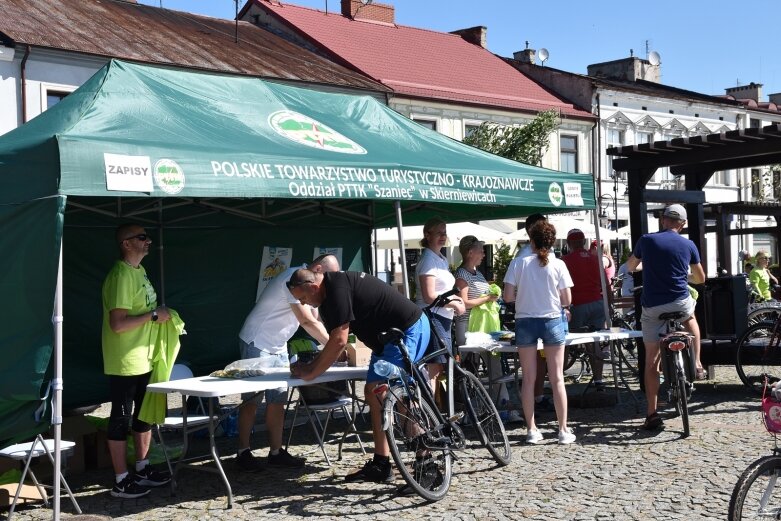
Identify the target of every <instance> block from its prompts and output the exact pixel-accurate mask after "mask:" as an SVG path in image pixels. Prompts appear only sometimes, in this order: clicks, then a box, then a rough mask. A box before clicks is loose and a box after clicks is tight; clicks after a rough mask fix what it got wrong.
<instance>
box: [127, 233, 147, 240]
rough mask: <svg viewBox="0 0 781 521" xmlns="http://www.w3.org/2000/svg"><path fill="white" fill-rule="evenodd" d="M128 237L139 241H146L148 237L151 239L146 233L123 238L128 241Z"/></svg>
mask: <svg viewBox="0 0 781 521" xmlns="http://www.w3.org/2000/svg"><path fill="white" fill-rule="evenodd" d="M130 239H138V240H139V241H141V242H146V241H147V240H148V239H149V240H151V237H149V235H147V234H146V233H139V234H138V235H132V236H130V237H128V238H127V239H125V240H126V241H129V240H130Z"/></svg>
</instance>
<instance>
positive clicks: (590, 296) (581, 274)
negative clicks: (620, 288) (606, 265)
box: [561, 248, 602, 306]
mask: <svg viewBox="0 0 781 521" xmlns="http://www.w3.org/2000/svg"><path fill="white" fill-rule="evenodd" d="M561 260H563V261H564V264H566V265H567V269H568V270H569V274H570V276H571V277H572V282H573V283H574V286H572V289H571V291H572V305H574V306H578V305H580V304H588V303H590V302H594V301H597V300H602V283H601V282H600V280H599V269H600V268H601V267H602V265H601V262H600V261H601V259H600V258H598V257H596V256H594V255H592V254H591V253H590V252H589V251H588V250H586V249H583V248H579V249H577V250H574V251H572V252H570V253H568V254H567V255H565V256H564V257H562V259H561Z"/></svg>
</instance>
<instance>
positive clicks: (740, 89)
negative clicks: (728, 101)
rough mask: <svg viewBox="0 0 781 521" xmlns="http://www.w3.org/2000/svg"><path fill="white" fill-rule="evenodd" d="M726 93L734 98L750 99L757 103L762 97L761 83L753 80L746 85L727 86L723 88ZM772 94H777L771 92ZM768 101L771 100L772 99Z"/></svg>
mask: <svg viewBox="0 0 781 521" xmlns="http://www.w3.org/2000/svg"><path fill="white" fill-rule="evenodd" d="M725 90H726V91H727V94H728V95H730V96H735V99H752V100H754V101H756V102H757V103H759V101H760V98H761V97H762V84H761V83H754V82H753V81H752V82H751V83H749V84H748V85H738V86H737V87H729V88H727V89H725ZM772 96H778V94H772ZM770 101H773V100H772V99H771V100H770Z"/></svg>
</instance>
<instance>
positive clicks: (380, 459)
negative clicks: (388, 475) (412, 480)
mask: <svg viewBox="0 0 781 521" xmlns="http://www.w3.org/2000/svg"><path fill="white" fill-rule="evenodd" d="M374 463H376V464H377V465H383V466H384V465H390V456H380V455H379V454H375V455H374Z"/></svg>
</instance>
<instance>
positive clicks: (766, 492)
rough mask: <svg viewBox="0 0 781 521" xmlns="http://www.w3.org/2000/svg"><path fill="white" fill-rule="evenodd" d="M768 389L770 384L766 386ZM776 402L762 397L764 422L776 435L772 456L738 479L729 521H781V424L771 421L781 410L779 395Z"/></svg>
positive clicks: (746, 471)
mask: <svg viewBox="0 0 781 521" xmlns="http://www.w3.org/2000/svg"><path fill="white" fill-rule="evenodd" d="M763 389H764V390H766V389H767V382H765V384H764V385H763ZM772 395H773V398H765V397H763V399H762V402H763V410H764V411H765V413H764V414H763V416H762V417H763V419H764V423H765V427H766V428H767V430H768V432H769V433H770V434H772V435H773V442H774V447H773V451H772V455H770V456H763V457H761V458H759V459H758V460H756V461H755V462H753V463H751V464H750V465H749V466H748V467H747V468H746V470H744V471H743V473H742V474H741V475H740V477H739V478H738V481H737V483H735V488H734V489H733V490H732V496H731V497H730V501H729V513H728V516H729V517H728V520H729V521H742V520H743V519H749V518H764V519H781V493H780V492H781V491H778V490H776V483H777V482H778V478H779V477H780V476H781V449H779V447H778V438H777V437H776V435H777V434H778V432H779V424H778V423H777V422H776V421H774V420H773V419H772V416H771V415H772V413H771V411H772V410H773V409H774V408H776V409H781V404H779V405H774V404H775V403H778V399H779V398H781V397H780V396H778V391H777V390H774V391H772ZM766 400H769V402H770V403H768V405H767V407H765V403H766Z"/></svg>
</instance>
